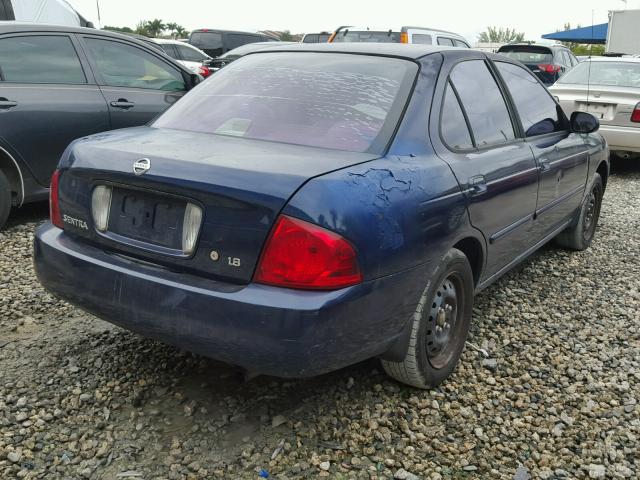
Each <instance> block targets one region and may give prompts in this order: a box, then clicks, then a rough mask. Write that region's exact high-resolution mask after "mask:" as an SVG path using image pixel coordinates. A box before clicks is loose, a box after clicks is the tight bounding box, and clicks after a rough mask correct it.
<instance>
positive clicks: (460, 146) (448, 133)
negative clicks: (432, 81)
mask: <svg viewBox="0 0 640 480" xmlns="http://www.w3.org/2000/svg"><path fill="white" fill-rule="evenodd" d="M440 133H441V134H442V140H443V141H444V143H445V144H446V145H447V146H448V147H449V148H452V149H454V150H466V149H470V148H473V141H472V140H471V134H470V133H469V128H468V126H467V121H466V120H465V118H464V114H463V113H462V108H460V103H459V102H458V97H457V96H456V94H455V92H454V91H453V88H452V87H451V84H449V85H447V90H446V92H445V94H444V102H443V104H442V115H441V116H440Z"/></svg>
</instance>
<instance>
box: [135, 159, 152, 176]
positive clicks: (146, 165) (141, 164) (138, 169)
mask: <svg viewBox="0 0 640 480" xmlns="http://www.w3.org/2000/svg"><path fill="white" fill-rule="evenodd" d="M150 168H151V160H149V159H148V158H141V159H140V160H138V161H137V162H135V163H134V164H133V173H135V174H136V175H142V174H143V173H146V172H147V170H149V169H150Z"/></svg>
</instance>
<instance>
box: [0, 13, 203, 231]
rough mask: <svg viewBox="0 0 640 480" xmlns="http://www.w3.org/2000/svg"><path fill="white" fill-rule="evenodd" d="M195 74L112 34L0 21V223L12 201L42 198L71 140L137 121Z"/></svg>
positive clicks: (156, 111)
mask: <svg viewBox="0 0 640 480" xmlns="http://www.w3.org/2000/svg"><path fill="white" fill-rule="evenodd" d="M199 80H200V78H199V77H198V76H197V75H194V74H193V73H192V72H191V71H190V70H188V69H186V68H185V67H183V66H182V65H180V64H179V63H177V62H175V61H173V60H172V59H170V58H169V57H167V56H166V55H165V54H163V53H161V52H160V51H158V50H156V49H155V48H153V47H150V46H149V45H147V44H146V43H142V42H140V41H138V40H135V39H133V38H130V37H126V36H123V35H119V34H117V33H112V32H107V31H103V30H95V29H88V28H80V27H78V28H73V27H63V26H50V25H34V24H19V23H10V24H9V23H8V24H0V227H2V225H3V224H4V223H5V221H6V219H7V215H8V213H9V210H10V208H11V206H21V205H23V204H24V203H27V202H32V201H37V200H44V199H46V198H47V195H48V192H49V183H50V180H51V174H52V172H53V171H54V169H55V168H56V165H57V164H58V160H59V159H60V156H61V155H62V152H63V151H64V149H65V148H66V147H67V145H68V144H69V143H70V142H71V141H72V140H74V139H76V138H79V137H83V136H85V135H90V134H92V133H96V132H102V131H104V130H110V129H114V128H123V127H131V126H134V125H143V124H145V123H147V122H148V121H149V120H151V119H152V118H154V117H155V116H157V115H158V114H159V113H160V112H162V111H163V110H165V109H166V108H167V107H168V106H169V105H171V104H173V103H175V102H176V101H177V100H178V99H179V98H180V97H181V96H182V95H183V94H184V93H185V92H186V91H187V90H189V89H190V88H191V87H192V86H194V85H195V84H196V83H197V82H198V81H199Z"/></svg>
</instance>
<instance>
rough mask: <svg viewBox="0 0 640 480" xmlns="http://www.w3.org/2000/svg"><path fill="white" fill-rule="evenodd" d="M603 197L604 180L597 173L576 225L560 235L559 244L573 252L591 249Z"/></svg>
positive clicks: (557, 239)
mask: <svg viewBox="0 0 640 480" xmlns="http://www.w3.org/2000/svg"><path fill="white" fill-rule="evenodd" d="M603 195H604V186H603V184H602V178H601V177H600V174H598V173H596V175H595V177H594V179H593V183H592V184H591V189H590V190H589V193H588V194H587V196H586V198H585V199H584V202H583V203H582V207H581V208H580V212H579V213H578V219H577V221H576V222H575V225H574V226H572V227H570V228H569V229H568V230H565V231H564V232H562V233H561V234H560V235H558V237H557V238H556V242H557V243H558V244H560V245H561V246H563V247H566V248H570V249H572V250H585V249H587V248H589V246H590V245H591V242H592V241H593V237H594V236H595V234H596V227H597V226H598V219H599V218H600V208H601V206H602V197H603Z"/></svg>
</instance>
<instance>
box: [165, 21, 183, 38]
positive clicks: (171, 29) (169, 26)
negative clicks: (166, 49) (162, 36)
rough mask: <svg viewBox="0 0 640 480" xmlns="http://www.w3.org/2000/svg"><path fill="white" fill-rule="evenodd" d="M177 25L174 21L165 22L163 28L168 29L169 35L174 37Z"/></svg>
mask: <svg viewBox="0 0 640 480" xmlns="http://www.w3.org/2000/svg"><path fill="white" fill-rule="evenodd" d="M179 26H180V25H178V24H177V23H176V22H167V23H166V24H165V28H166V29H167V30H169V35H171V38H175V34H176V30H177V29H178V27H179Z"/></svg>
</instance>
